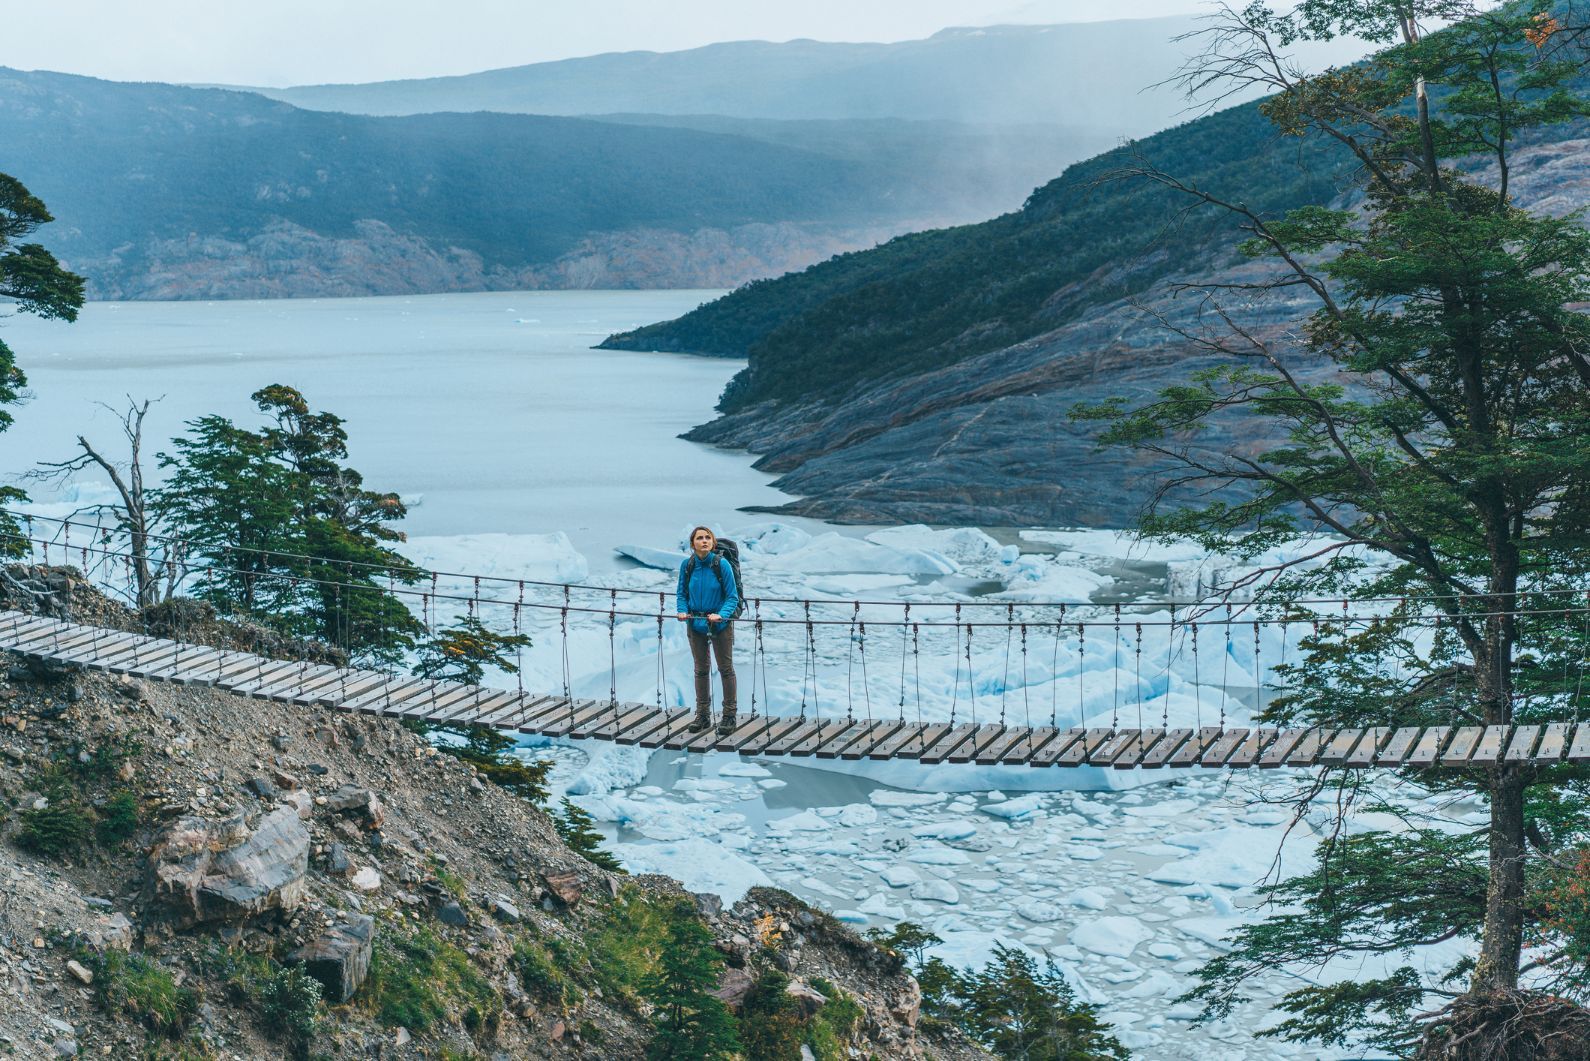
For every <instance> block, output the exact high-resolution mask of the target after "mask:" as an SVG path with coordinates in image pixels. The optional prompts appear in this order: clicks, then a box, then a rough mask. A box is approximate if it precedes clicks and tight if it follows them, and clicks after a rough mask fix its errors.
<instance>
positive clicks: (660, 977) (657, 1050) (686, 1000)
mask: <svg viewBox="0 0 1590 1061" xmlns="http://www.w3.org/2000/svg"><path fill="white" fill-rule="evenodd" d="M723 961H724V958H723V955H722V954H720V953H719V952H718V951H717V949H716V948H715V947H713V945H712V935H711V933H709V932H708V931H707V928H706V926H705V925H703V924H702V923H701V921H700V920H699V919H698V918H697V917H696V914H695V910H694V909H693V908H692V906H691V904H690V903H689V902H688V901H685V900H681V901H680V902H679V903H678V904H677V905H676V906H675V907H674V908H673V910H672V911H670V915H669V921H668V935H667V940H666V942H665V943H664V945H663V947H662V950H661V952H660V953H659V954H658V956H657V964H656V967H655V968H654V969H653V970H652V971H651V972H650V973H648V974H647V976H646V977H645V979H644V980H643V982H642V984H641V994H642V995H643V996H644V997H645V998H646V1000H647V1001H648V1002H650V1003H651V1004H652V1005H653V1006H654V1007H655V1008H656V1017H655V1026H656V1034H655V1035H653V1036H652V1040H651V1042H650V1043H649V1044H648V1045H647V1048H646V1056H647V1058H649V1059H651V1061H720V1059H727V1058H731V1057H733V1056H734V1055H735V1054H736V1053H738V1052H739V1050H740V1041H739V1038H738V1037H737V1036H736V1035H735V1029H734V1018H733V1016H732V1015H731V1014H730V1013H729V1010H728V1007H727V1006H725V1005H724V1004H723V1003H722V1002H721V1001H719V1000H718V999H717V998H715V997H713V995H712V994H711V992H712V991H713V990H714V989H715V988H716V987H717V986H718V970H719V969H721V968H722V966H723Z"/></svg>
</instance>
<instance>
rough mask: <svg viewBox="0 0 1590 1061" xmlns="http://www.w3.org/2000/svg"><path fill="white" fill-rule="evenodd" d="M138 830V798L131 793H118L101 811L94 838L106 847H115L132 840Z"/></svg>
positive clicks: (107, 801) (106, 802) (95, 826)
mask: <svg viewBox="0 0 1590 1061" xmlns="http://www.w3.org/2000/svg"><path fill="white" fill-rule="evenodd" d="M137 830H138V797H137V796H135V795H133V794H132V793H131V792H126V791H122V792H118V793H116V794H115V795H114V796H112V797H110V799H108V800H106V801H105V805H104V806H103V807H101V808H100V809H99V821H98V822H97V823H95V825H94V836H95V837H96V838H97V839H98V840H99V842H100V843H101V844H103V845H104V846H106V847H115V846H116V845H118V844H122V843H125V842H126V841H128V840H131V839H132V835H133V833H135V832H137Z"/></svg>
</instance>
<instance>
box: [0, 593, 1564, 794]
mask: <svg viewBox="0 0 1590 1061" xmlns="http://www.w3.org/2000/svg"><path fill="white" fill-rule="evenodd" d="M0 649H3V650H6V651H10V652H14V653H16V654H17V655H20V656H24V657H29V658H34V659H46V660H55V661H59V662H61V663H66V664H71V665H74V666H79V667H84V668H86V669H89V670H101V671H106V672H109V673H112V674H122V675H129V676H134V677H140V678H147V679H150V680H152V681H164V682H171V683H174V684H179V685H205V686H210V687H213V688H216V689H223V690H226V691H228V692H233V693H237V694H239V695H243V696H252V697H256V698H258V699H262V700H274V701H278V702H281V703H288V704H301V705H304V706H306V707H307V706H314V707H330V708H333V709H336V710H343V711H358V712H363V713H366V714H372V715H381V716H386V717H392V718H403V719H415V720H418V721H425V722H437V723H445V724H448V725H460V726H461V725H490V726H495V727H497V728H499V729H506V730H515V731H518V732H520V733H530V734H539V735H544V736H554V737H557V736H566V737H571V738H590V739H596V740H610V741H616V742H617V743H620V744H639V745H640V746H641V747H643V748H669V749H674V750H679V751H730V752H737V753H739V754H740V755H790V756H816V757H818V758H823V759H836V758H843V759H850V760H856V759H864V758H865V759H916V760H919V761H920V762H922V763H924V764H927V765H935V764H940V763H952V764H954V763H971V762H975V763H978V764H980V765H984V766H992V765H1006V766H1014V765H1019V764H1022V763H1025V764H1026V765H1028V766H1035V767H1043V766H1098V767H1104V766H1108V767H1111V768H1114V769H1123V770H1124V769H1133V768H1142V769H1150V770H1152V769H1166V768H1181V767H1202V768H1205V769H1227V770H1245V769H1249V768H1259V769H1272V768H1276V767H1281V766H1296V767H1315V766H1335V767H1347V768H1352V769H1366V768H1375V767H1379V768H1396V767H1457V768H1471V769H1472V768H1475V767H1485V766H1494V765H1498V764H1500V763H1508V764H1517V763H1526V764H1535V765H1542V766H1545V765H1551V764H1554V763H1562V762H1564V761H1566V762H1570V763H1580V762H1590V723H1585V724H1583V725H1577V724H1574V723H1569V722H1553V723H1550V724H1547V725H1527V726H1484V727H1482V726H1464V727H1459V728H1455V729H1454V728H1453V727H1449V726H1431V727H1428V728H1402V729H1393V728H1391V727H1387V726H1376V727H1371V728H1367V729H1364V728H1359V729H1354V728H1351V727H1349V728H1347V729H1336V728H1316V729H1289V730H1276V729H1246V728H1233V729H1228V730H1221V729H1218V728H1216V727H1205V728H1204V729H1200V730H1197V731H1196V732H1195V731H1193V730H1190V729H1170V730H1158V729H1145V730H1136V729H1119V730H1109V729H1069V730H1058V729H1055V728H1053V727H1050V726H1037V727H1032V728H1028V727H1026V726H1006V725H997V724H994V723H984V724H981V725H976V724H972V723H963V724H960V725H955V726H951V725H950V724H949V723H945V722H934V723H925V724H924V723H918V722H909V721H906V720H905V719H903V718H894V719H876V720H874V719H849V718H836V717H827V718H818V717H813V718H794V717H780V716H768V715H761V716H757V717H742V718H741V719H740V725H739V727H738V728H737V729H735V731H734V732H733V733H730V734H727V735H723V736H720V735H718V734H717V733H716V732H712V731H709V732H706V733H692V732H690V730H689V728H688V727H689V724H690V719H691V716H692V712H690V711H686V710H673V709H665V708H659V707H656V706H654V705H650V704H638V703H627V702H620V703H612V702H610V701H605V700H580V699H576V700H572V701H571V700H569V699H566V698H564V697H561V696H557V695H549V694H544V693H518V692H513V691H511V690H504V689H494V688H489V687H486V686H475V685H463V684H455V683H448V682H434V681H425V680H422V679H418V678H412V677H409V676H406V675H389V674H385V673H382V672H380V671H370V670H356V669H351V668H350V669H337V668H334V667H329V666H326V665H324V664H312V663H305V662H293V661H290V660H274V659H267V658H264V657H261V656H255V655H250V654H249V653H246V652H231V651H223V650H220V649H213V648H209V647H206V646H204V645H195V644H184V643H180V642H177V641H172V640H169V639H166V638H157V637H148V636H145V635H142V634H132V633H125V632H123V631H120V630H110V629H102V628H98V627H91V626H82V625H78V624H75V623H68V622H62V621H60V620H57V619H47V618H43V617H40V616H36V615H30V614H26V613H23V612H16V611H4V610H0Z"/></svg>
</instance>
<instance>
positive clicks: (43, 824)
mask: <svg viewBox="0 0 1590 1061" xmlns="http://www.w3.org/2000/svg"><path fill="white" fill-rule="evenodd" d="M21 820H22V828H21V830H20V831H19V832H18V833H17V846H19V847H21V848H22V849H23V850H24V851H31V852H33V853H34V854H35V855H47V856H50V857H55V856H59V855H64V854H67V853H68V852H70V851H74V850H76V849H77V848H79V847H81V846H83V844H85V843H86V842H87V841H88V838H89V837H90V836H92V835H93V829H94V819H93V817H92V816H91V815H90V814H89V812H88V811H87V810H86V809H85V808H84V807H83V806H82V804H80V803H77V802H74V801H71V800H62V801H56V800H51V801H50V803H49V804H48V805H47V806H44V807H41V808H39V809H37V810H35V809H32V808H29V809H28V810H25V811H23V812H22V819H21Z"/></svg>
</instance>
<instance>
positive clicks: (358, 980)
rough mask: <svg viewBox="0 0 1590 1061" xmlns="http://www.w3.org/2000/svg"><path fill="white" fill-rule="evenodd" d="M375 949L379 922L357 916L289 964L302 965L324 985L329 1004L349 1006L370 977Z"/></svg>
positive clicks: (304, 948) (294, 955)
mask: <svg viewBox="0 0 1590 1061" xmlns="http://www.w3.org/2000/svg"><path fill="white" fill-rule="evenodd" d="M374 946H375V918H373V917H371V916H370V915H368V914H357V915H355V916H353V917H351V918H349V919H348V920H345V921H341V922H338V923H336V924H333V925H331V926H330V927H328V928H327V929H326V930H325V931H324V932H322V933H321V934H320V935H319V936H318V937H317V938H315V939H314V940H312V941H310V942H309V943H306V944H304V945H303V946H302V947H299V948H298V949H297V950H295V951H293V953H292V954H290V955H289V956H288V960H289V961H294V962H302V963H303V966H304V971H305V972H306V973H308V974H309V975H310V976H313V977H314V978H315V979H316V980H319V981H320V983H321V986H322V987H324V988H325V989H326V1001H327V1002H331V1003H339V1002H346V1001H348V999H350V998H352V997H353V996H354V993H355V992H357V991H358V990H359V986H360V985H361V984H363V983H364V978H365V977H366V976H367V975H369V972H370V953H371V951H372V949H373V948H374Z"/></svg>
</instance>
